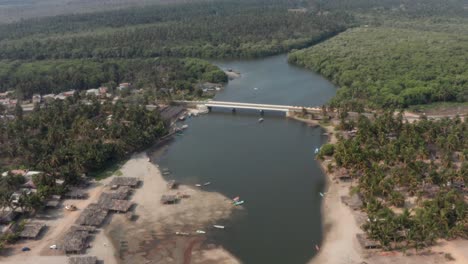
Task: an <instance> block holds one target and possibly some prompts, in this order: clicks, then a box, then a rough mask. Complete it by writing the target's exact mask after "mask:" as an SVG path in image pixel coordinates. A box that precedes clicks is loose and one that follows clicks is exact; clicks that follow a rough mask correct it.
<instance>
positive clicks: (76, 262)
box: [68, 256, 98, 264]
mask: <svg viewBox="0 0 468 264" xmlns="http://www.w3.org/2000/svg"><path fill="white" fill-rule="evenodd" d="M97 263H98V260H97V258H96V257H92V256H86V257H71V258H69V259H68V264H97Z"/></svg>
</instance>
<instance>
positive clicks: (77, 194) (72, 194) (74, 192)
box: [64, 188, 88, 199]
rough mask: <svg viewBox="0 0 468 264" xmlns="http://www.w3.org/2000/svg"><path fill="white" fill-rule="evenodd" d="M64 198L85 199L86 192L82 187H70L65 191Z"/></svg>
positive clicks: (86, 196)
mask: <svg viewBox="0 0 468 264" xmlns="http://www.w3.org/2000/svg"><path fill="white" fill-rule="evenodd" d="M64 196H65V198H67V199H86V198H88V193H86V192H85V191H84V190H82V189H78V188H75V189H71V190H70V191H69V192H67V193H65V195H64Z"/></svg>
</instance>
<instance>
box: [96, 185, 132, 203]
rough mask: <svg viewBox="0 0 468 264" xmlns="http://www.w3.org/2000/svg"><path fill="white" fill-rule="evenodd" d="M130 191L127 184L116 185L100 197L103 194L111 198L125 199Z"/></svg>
mask: <svg viewBox="0 0 468 264" xmlns="http://www.w3.org/2000/svg"><path fill="white" fill-rule="evenodd" d="M131 192H132V189H131V188H130V187H129V186H122V187H117V188H116V190H115V191H111V192H107V193H103V194H102V195H101V197H102V196H103V195H107V196H109V197H110V198H111V199H118V200H125V199H127V198H128V196H129V195H130V193H131Z"/></svg>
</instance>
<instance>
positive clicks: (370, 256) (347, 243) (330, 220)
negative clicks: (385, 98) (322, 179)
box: [297, 118, 468, 264]
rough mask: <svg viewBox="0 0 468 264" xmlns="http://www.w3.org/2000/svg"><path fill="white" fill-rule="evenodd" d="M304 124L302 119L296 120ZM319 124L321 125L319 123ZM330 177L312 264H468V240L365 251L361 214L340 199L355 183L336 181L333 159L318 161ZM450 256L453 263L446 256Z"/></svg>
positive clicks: (332, 133) (331, 134)
mask: <svg viewBox="0 0 468 264" xmlns="http://www.w3.org/2000/svg"><path fill="white" fill-rule="evenodd" d="M297 120H299V121H303V120H301V119H300V118H299V119H297ZM317 124H318V123H317ZM322 128H324V129H325V130H326V131H327V133H328V135H329V142H331V143H336V142H337V138H336V131H335V129H334V127H333V126H332V125H327V126H322ZM318 162H319V164H320V166H321V168H322V170H323V171H324V173H325V174H326V175H327V192H326V194H325V196H324V199H323V203H322V218H323V220H322V222H323V230H324V240H323V242H322V245H321V248H320V251H319V253H318V254H317V255H316V256H315V257H314V258H313V259H312V260H311V261H310V262H309V264H360V263H369V264H371V263H372V264H402V263H404V264H421V263H424V264H442V263H451V264H466V263H468V251H467V250H466V249H467V248H468V240H463V239H457V240H453V241H439V243H438V244H437V245H435V246H433V247H430V248H428V249H425V250H423V251H421V252H419V253H418V252H415V251H414V250H410V251H408V253H407V254H403V253H402V252H396V251H391V252H384V251H378V250H377V251H376V250H364V249H362V247H361V246H360V245H359V243H358V241H357V239H356V234H358V233H363V232H364V231H363V230H361V228H360V227H359V225H358V224H357V221H356V217H357V215H358V214H363V213H361V212H354V211H353V210H351V208H349V207H348V206H346V205H344V204H343V203H342V202H341V199H340V197H341V196H344V195H348V194H349V190H350V187H351V184H352V183H342V182H338V181H336V180H334V177H335V175H334V173H330V172H327V170H326V167H327V165H328V163H329V162H330V160H328V161H327V160H325V161H318ZM446 254H449V255H450V256H451V257H453V258H454V260H449V259H448V258H447V257H446Z"/></svg>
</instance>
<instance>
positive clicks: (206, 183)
mask: <svg viewBox="0 0 468 264" xmlns="http://www.w3.org/2000/svg"><path fill="white" fill-rule="evenodd" d="M210 184H211V182H205V183H204V184H203V186H207V185H210Z"/></svg>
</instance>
